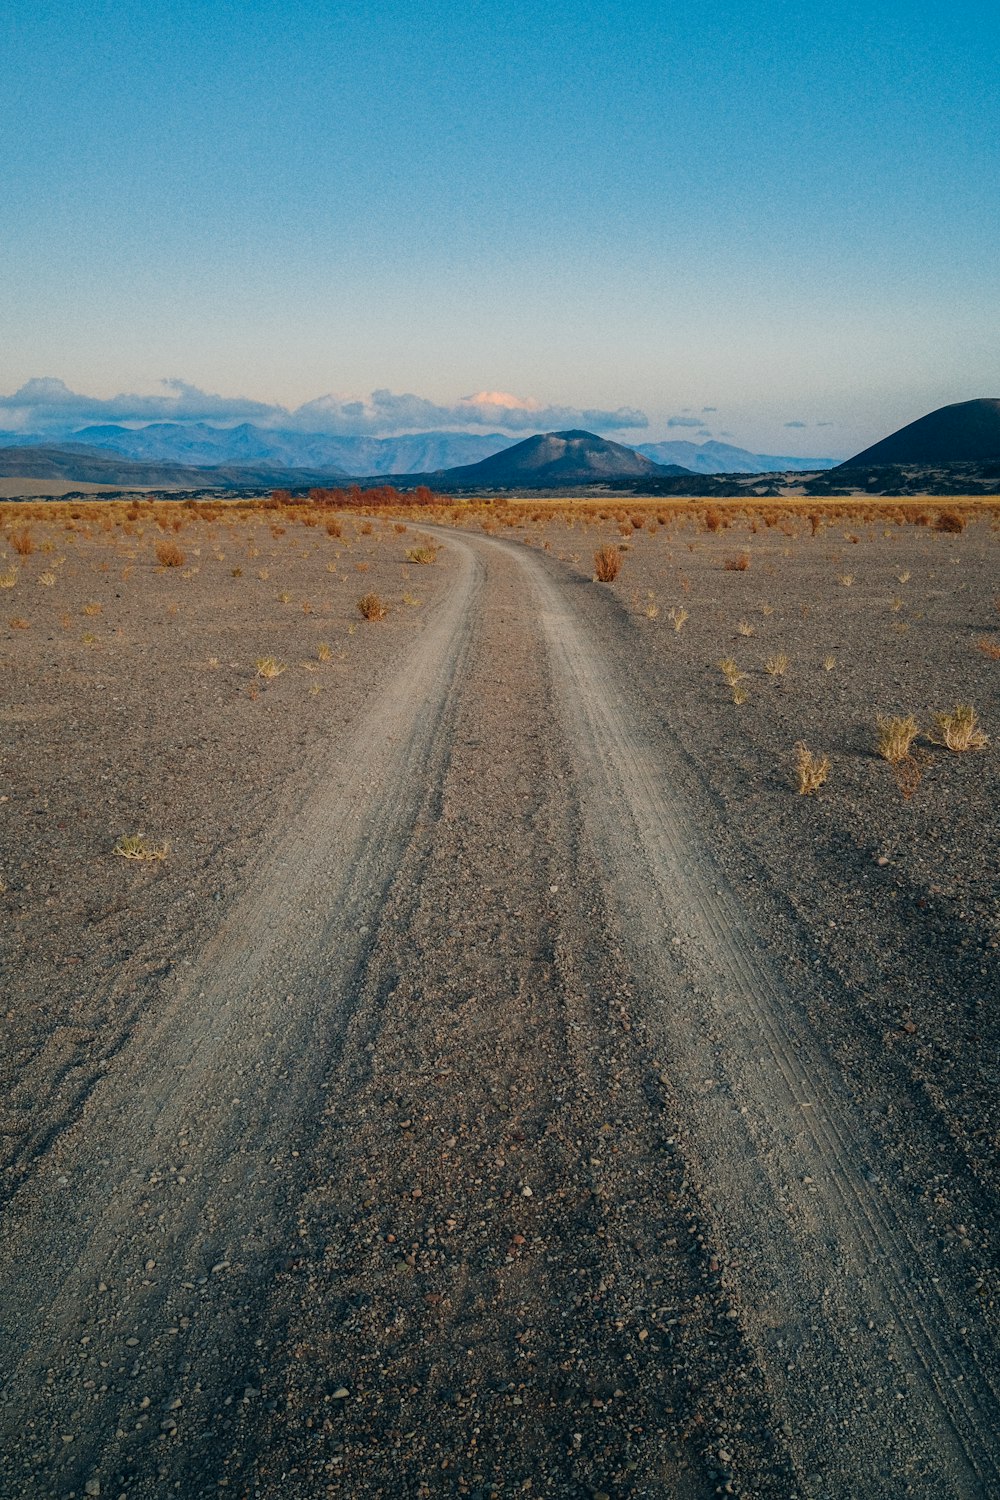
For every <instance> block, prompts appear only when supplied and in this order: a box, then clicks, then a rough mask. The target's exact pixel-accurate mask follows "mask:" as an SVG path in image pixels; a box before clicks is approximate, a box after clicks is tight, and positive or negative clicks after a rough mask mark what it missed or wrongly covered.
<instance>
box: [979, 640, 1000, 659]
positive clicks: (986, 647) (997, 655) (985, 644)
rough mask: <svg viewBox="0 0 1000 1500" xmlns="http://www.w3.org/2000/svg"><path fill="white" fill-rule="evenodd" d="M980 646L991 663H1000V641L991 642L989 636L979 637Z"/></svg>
mask: <svg viewBox="0 0 1000 1500" xmlns="http://www.w3.org/2000/svg"><path fill="white" fill-rule="evenodd" d="M977 644H978V646H979V649H980V651H981V652H982V653H983V655H984V656H988V657H989V659H990V661H1000V641H991V640H990V638H989V636H988V635H982V636H980V637H979V641H978V643H977Z"/></svg>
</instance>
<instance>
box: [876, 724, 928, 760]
mask: <svg viewBox="0 0 1000 1500" xmlns="http://www.w3.org/2000/svg"><path fill="white" fill-rule="evenodd" d="M875 727H876V729H877V731H878V738H877V741H876V745H875V748H876V750H877V751H878V753H879V755H881V757H882V759H883V760H887V761H888V762H889V764H890V766H898V765H899V764H900V762H901V761H904V760H905V759H906V757H907V756H908V755H909V753H910V746H911V745H912V744H913V741H914V740H915V739H916V737H917V735H918V734H919V733H920V729H919V726H918V724H917V721H916V719H915V718H914V717H913V715H912V714H906V715H905V716H900V715H893V716H890V715H886V714H878V715H876V718H875Z"/></svg>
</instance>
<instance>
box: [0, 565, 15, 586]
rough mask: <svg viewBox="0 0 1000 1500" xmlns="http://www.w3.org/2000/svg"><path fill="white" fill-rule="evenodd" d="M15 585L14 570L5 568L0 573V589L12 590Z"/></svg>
mask: <svg viewBox="0 0 1000 1500" xmlns="http://www.w3.org/2000/svg"><path fill="white" fill-rule="evenodd" d="M16 583H17V569H16V568H6V569H5V570H4V571H3V572H2V573H0V589H12V588H13V587H14V585H15V584H16Z"/></svg>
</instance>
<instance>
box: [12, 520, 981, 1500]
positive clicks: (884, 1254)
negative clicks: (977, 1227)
mask: <svg viewBox="0 0 1000 1500" xmlns="http://www.w3.org/2000/svg"><path fill="white" fill-rule="evenodd" d="M444 540H445V542H446V551H447V558H448V569H449V572H448V579H447V588H446V589H444V590H443V591H441V592H440V594H439V595H438V596H436V597H435V600H434V602H433V604H432V606H431V608H430V609H429V611H428V614H427V618H426V623H425V625H424V627H423V628H422V630H421V631H420V632H419V633H417V634H415V635H414V636H413V637H412V638H408V639H407V640H406V642H405V643H404V645H403V646H402V647H401V648H400V651H399V654H398V657H397V659H396V661H395V664H394V666H393V668H392V670H391V671H387V672H386V673H385V674H384V678H383V685H382V687H381V689H380V691H379V693H378V694H377V696H376V697H374V698H373V699H372V700H370V701H367V702H366V703H365V704H364V711H363V712H362V713H360V714H359V716H357V717H356V718H355V720H354V721H352V723H351V724H350V725H349V726H348V727H347V728H346V729H345V730H344V732H343V733H341V734H339V736H335V737H333V738H332V739H331V743H330V749H329V753H328V755H327V756H326V758H325V759H324V758H322V757H321V758H319V759H317V760H316V761H315V763H314V764H313V768H312V773H311V775H310V777H309V778H308V779H307V782H306V783H305V784H304V785H303V786H302V788H301V790H300V791H298V792H297V793H296V799H297V800H296V802H295V805H294V807H293V808H292V809H291V810H290V811H289V812H287V815H285V816H283V817H282V819H281V820H280V822H278V823H276V824H274V825H273V826H271V827H270V828H269V830H268V833H267V837H266V838H265V839H264V840H263V841H262V842H261V844H260V846H259V848H258V849H257V850H256V852H255V854H254V857H253V858H252V859H251V860H249V862H248V863H247V864H246V865H245V867H244V868H243V869H242V871H241V874H240V878H239V881H238V882H237V883H236V885H235V886H234V888H233V889H232V891H231V892H230V893H229V894H228V896H227V899H226V901H225V902H224V903H222V904H221V910H220V911H219V913H218V916H217V918H216V919H214V920H213V922H212V924H211V928H210V930H208V931H207V933H206V935H205V936H204V938H203V939H200V940H199V943H198V945H197V946H196V947H195V948H193V949H192V951H191V952H190V953H189V954H187V956H186V958H185V960H184V962H183V963H182V964H180V965H179V966H178V967H176V968H174V969H172V970H171V972H170V974H169V975H168V976H166V977H164V978H163V980H162V984H161V994H160V1001H159V1003H158V1004H157V1005H156V1006H153V1007H150V1008H149V1010H148V1013H145V1014H143V1015H141V1016H140V1017H139V1018H138V1019H137V1021H136V1023H135V1025H134V1026H133V1027H132V1028H131V1029H130V1030H129V1031H128V1033H127V1034H126V1035H123V1037H122V1040H121V1044H120V1046H118V1047H117V1049H116V1050H114V1051H113V1052H112V1053H111V1055H109V1056H108V1057H107V1058H106V1059H105V1061H104V1063H103V1065H102V1069H101V1072H100V1077H99V1079H98V1080H97V1081H96V1083H95V1084H94V1086H93V1087H92V1088H90V1089H89V1092H87V1093H86V1095H85V1097H83V1098H82V1099H81V1102H80V1105H79V1108H78V1109H77V1110H76V1111H75V1113H74V1112H73V1111H72V1110H70V1111H69V1112H68V1113H67V1114H66V1115H65V1117H64V1118H62V1119H61V1121H60V1124H59V1128H58V1129H53V1131H52V1132H51V1139H47V1140H46V1141H44V1142H39V1141H35V1144H34V1157H33V1162H32V1165H31V1169H30V1170H28V1169H27V1168H25V1170H24V1172H23V1174H22V1175H21V1176H19V1178H18V1179H17V1182H16V1184H15V1187H14V1190H13V1191H12V1194H11V1196H10V1197H9V1200H8V1202H7V1204H6V1208H5V1213H4V1220H3V1227H2V1230H0V1372H2V1374H0V1380H2V1389H0V1449H2V1454H0V1493H2V1494H3V1495H4V1496H10V1497H12V1500H13V1497H22V1496H24V1497H27V1496H53V1497H59V1500H64V1497H71V1496H73V1497H76V1496H80V1497H83V1496H86V1495H103V1496H107V1495H111V1496H117V1497H126V1500H140V1497H142V1500H146V1497H149V1500H151V1497H154V1496H162V1495H168V1494H179V1495H181V1496H182V1497H185V1500H187V1497H195V1496H199V1497H200V1496H207V1495H219V1494H232V1495H241V1496H242V1495H245V1496H275V1497H277V1496H289V1497H292V1500H295V1497H300V1496H301V1497H303V1500H311V1497H314V1496H328V1495H329V1496H338V1497H348V1496H358V1497H369V1496H371V1497H375V1496H385V1497H395V1496H416V1497H419V1496H435V1495H438V1494H456V1495H457V1494H467V1495H472V1496H479V1497H483V1500H485V1497H487V1496H497V1497H500V1496H507V1495H514V1494H522V1493H527V1494H534V1495H550V1496H567V1497H569V1496H584V1497H586V1496H589V1497H595V1500H600V1497H602V1496H604V1497H613V1500H620V1497H626V1496H628V1497H633V1496H634V1497H640V1496H642V1497H661V1500H666V1497H680V1500H699V1497H702V1496H710V1495H713V1494H719V1493H726V1494H738V1495H745V1496H761V1497H775V1500H776V1497H794V1496H803V1497H811V1500H848V1497H850V1500H876V1497H885V1496H896V1495H913V1496H918V1497H927V1500H937V1497H946V1496H947V1497H988V1496H993V1495H996V1494H1000V1402H998V1362H997V1357H996V1348H995V1344H994V1343H993V1341H992V1338H991V1336H990V1331H989V1325H988V1322H987V1321H986V1319H984V1318H983V1317H982V1316H981V1315H980V1309H979V1307H978V1305H977V1302H976V1297H975V1294H974V1293H973V1292H972V1291H971V1290H970V1287H969V1285H968V1281H967V1278H966V1277H965V1275H964V1273H963V1272H962V1269H961V1265H960V1264H959V1263H957V1262H956V1261H955V1260H954V1259H953V1258H952V1257H950V1256H949V1255H948V1254H946V1253H945V1250H944V1248H943V1247H942V1243H941V1239H940V1236H939V1235H937V1234H936V1233H935V1231H934V1228H933V1225H931V1224H930V1223H929V1221H928V1219H927V1217H926V1215H925V1214H924V1212H923V1210H922V1207H921V1204H920V1202H919V1201H918V1200H917V1199H916V1198H915V1197H914V1195H913V1193H912V1192H910V1191H909V1190H908V1189H907V1187H906V1184H905V1183H903V1182H902V1181H900V1180H899V1178H898V1177H897V1175H896V1174H895V1173H893V1172H891V1171H887V1170H886V1168H885V1162H884V1160H883V1156H882V1150H881V1146H880V1141H879V1137H878V1135H877V1134H876V1133H875V1132H874V1130H873V1126H872V1122H871V1119H870V1118H869V1116H868V1114H867V1113H866V1111H865V1110H864V1109H863V1108H862V1107H861V1105H860V1103H859V1102H858V1099H857V1097H856V1094H855V1092H854V1091H853V1090H852V1088H851V1087H850V1086H849V1083H848V1081H847V1080H845V1076H844V1073H843V1070H842V1067H841V1065H840V1062H839V1061H838V1059H837V1058H836V1057H835V1056H834V1055H833V1054H832V1053H831V1051H830V1049H829V1048H827V1047H826V1046H825V1045H824V1041H823V1038H822V1036H821V1035H820V1034H819V1033H818V1032H817V1030H816V1028H815V1027H814V1026H813V1025H812V1023H811V1021H810V1006H811V1004H812V1003H813V1001H814V999H815V997H816V995H817V993H819V992H822V994H823V996H824V1000H825V1002H826V1003H830V1004H836V1002H837V985H838V983H839V979H838V976H837V974H836V972H835V971H833V970H832V969H831V968H830V967H829V966H828V965H826V964H825V963H824V962H823V960H822V956H821V955H820V954H818V953H817V952H815V951H813V950H812V949H811V948H810V945H809V942H808V938H807V936H804V935H800V938H799V939H798V940H797V946H796V945H794V944H790V943H789V942H788V941H786V940H785V939H784V938H783V937H781V935H780V934H776V932H775V930H774V928H773V927H772V925H771V923H770V921H769V919H768V909H767V906H766V904H761V903H759V902H757V901H756V900H755V897H754V892H753V888H752V886H750V885H748V884H745V883H742V882H741V881H740V879H739V878H738V875H737V874H735V873H734V870H733V867H732V866H730V865H727V863H726V862H725V861H724V860H722V859H720V858H717V857H716V851H715V849H714V847H713V840H712V838H711V837H709V836H708V830H709V829H710V827H711V826H712V818H713V816H714V813H713V809H712V808H711V806H710V805H709V802H708V800H707V793H706V786H705V783H704V780H703V779H702V778H701V777H700V776H699V774H698V771H697V767H696V766H693V765H692V763H691V758H690V755H689V754H688V753H687V752H686V751H685V749H684V748H683V746H682V745H681V743H680V742H679V740H678V739H677V737H676V736H675V735H674V734H673V733H672V731H671V728H670V725H669V722H668V717H667V716H666V715H664V714H663V713H661V712H660V711H659V708H658V706H657V704H656V702H655V700H654V698H653V697H652V695H651V694H650V693H649V692H648V691H647V690H646V689H645V687H644V683H643V680H642V678H641V674H637V673H636V672H635V671H633V670H631V668H630V665H629V659H628V653H629V644H628V639H627V635H626V632H625V631H624V629H623V627H622V621H621V611H620V609H619V607H618V606H617V605H616V604H615V602H614V598H613V596H612V595H611V593H610V592H609V591H606V590H599V589H598V588H597V587H596V586H595V585H592V584H591V583H589V582H585V581H583V580H582V579H581V578H580V577H579V575H578V574H576V575H575V574H573V572H572V570H571V569H569V568H567V567H565V566H561V565H560V564H558V563H557V562H554V561H552V560H551V559H548V558H546V557H544V555H542V554H541V553H540V552H536V551H533V550H529V549H526V548H524V547H522V546H518V545H515V544H512V543H509V542H500V541H496V540H492V539H489V538H486V537H473V536H471V535H470V536H461V535H456V534H454V533H451V532H449V533H447V535H446V536H445V538H444ZM219 795H220V797H224V795H225V788H224V787H223V786H220V787H219ZM901 1087H902V1085H901ZM896 1103H897V1105H898V1106H899V1107H900V1108H901V1109H903V1110H912V1111H913V1112H914V1114H915V1115H918V1114H921V1112H922V1111H925V1110H929V1109H930V1105H929V1104H928V1105H925V1104H924V1103H923V1102H922V1100H921V1097H920V1096H919V1094H918V1093H916V1092H914V1093H913V1094H906V1095H905V1096H904V1095H902V1094H901V1096H900V1098H899V1100H897V1101H896ZM921 1118H922V1115H921ZM928 1118H930V1117H929V1116H928ZM928 1128H930V1126H929V1125H928ZM970 1181H971V1179H970ZM968 1191H969V1192H970V1193H972V1192H974V1193H975V1194H976V1195H977V1200H978V1201H983V1195H984V1194H985V1193H986V1192H987V1189H986V1188H985V1187H984V1186H983V1185H982V1183H978V1182H977V1183H974V1184H973V1185H972V1186H970V1187H969V1189H968ZM993 1212H995V1208H993Z"/></svg>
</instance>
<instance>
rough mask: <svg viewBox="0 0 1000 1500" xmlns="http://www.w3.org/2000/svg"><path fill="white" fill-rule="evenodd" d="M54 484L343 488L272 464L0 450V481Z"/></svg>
mask: <svg viewBox="0 0 1000 1500" xmlns="http://www.w3.org/2000/svg"><path fill="white" fill-rule="evenodd" d="M7 477H13V478H17V479H57V480H65V481H68V482H70V483H76V484H102V485H108V486H109V487H111V488H114V489H122V490H129V489H170V490H204V489H219V490H269V489H302V488H303V487H305V486H310V487H315V488H325V487H328V486H330V485H337V484H347V483H349V482H350V481H349V480H348V477H347V475H346V474H339V473H337V471H335V470H329V469H326V470H312V469H279V468H275V467H274V466H273V465H269V466H263V467H256V468H255V467H254V466H252V465H248V464H244V465H240V464H217V465H215V466H214V467H211V468H207V467H205V468H202V467H195V466H194V465H192V464H168V463H142V462H140V461H138V460H136V459H129V458H121V457H120V456H119V455H118V454H117V453H110V452H103V451H102V450H101V449H100V448H88V447H85V446H84V445H83V444H82V443H81V444H78V445H75V446H74V445H73V444H67V445H66V446H64V447H62V448H55V447H44V446H42V445H41V444H39V445H37V446H34V445H26V444H22V445H21V446H19V447H14V448H0V478H7Z"/></svg>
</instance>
